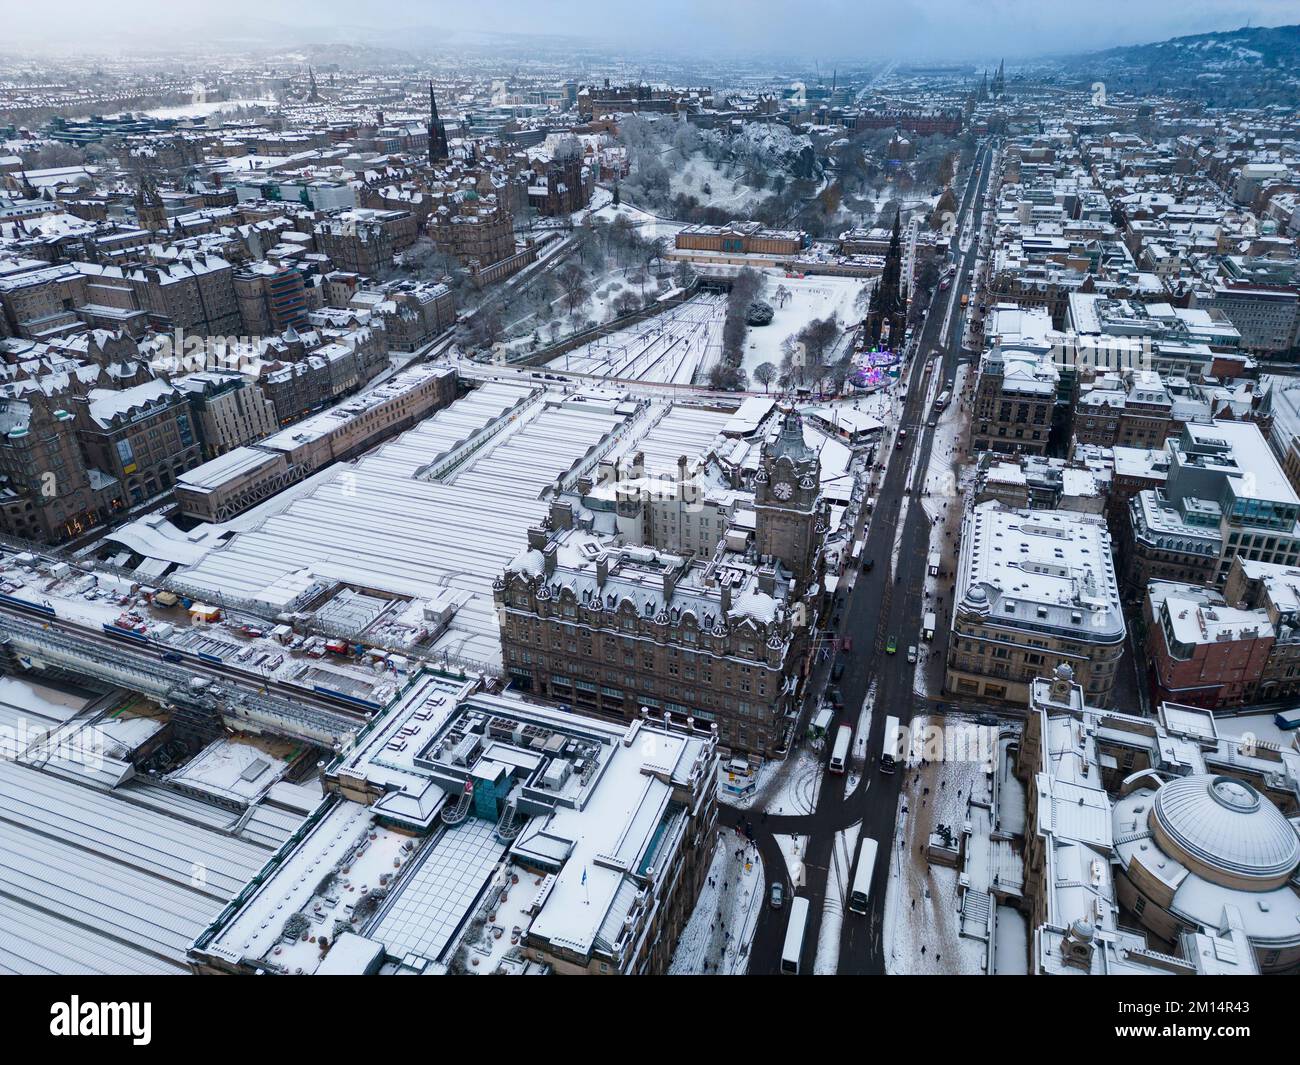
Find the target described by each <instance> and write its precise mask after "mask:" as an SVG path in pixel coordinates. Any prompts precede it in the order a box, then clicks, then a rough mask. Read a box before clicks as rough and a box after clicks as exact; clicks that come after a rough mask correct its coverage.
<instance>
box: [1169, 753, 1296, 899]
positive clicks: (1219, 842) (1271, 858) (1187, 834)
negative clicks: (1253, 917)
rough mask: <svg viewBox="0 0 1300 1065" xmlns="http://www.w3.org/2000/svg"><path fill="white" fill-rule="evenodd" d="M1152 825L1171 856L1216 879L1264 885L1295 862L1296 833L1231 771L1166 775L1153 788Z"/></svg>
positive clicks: (1278, 879)
mask: <svg viewBox="0 0 1300 1065" xmlns="http://www.w3.org/2000/svg"><path fill="white" fill-rule="evenodd" d="M1151 829H1152V831H1153V832H1154V833H1155V834H1156V836H1157V838H1158V839H1160V840H1161V842H1162V843H1163V844H1164V845H1165V848H1166V850H1168V851H1169V852H1171V853H1172V856H1173V857H1175V858H1178V859H1179V860H1181V861H1183V862H1184V863H1186V864H1187V865H1189V866H1191V867H1193V868H1195V869H1196V870H1197V871H1199V872H1201V873H1202V874H1203V875H1205V876H1206V877H1207V878H1208V879H1211V880H1214V881H1216V882H1218V883H1227V884H1230V885H1234V886H1249V887H1254V888H1255V889H1256V890H1263V889H1265V888H1268V887H1273V886H1277V884H1279V883H1281V882H1282V881H1285V880H1286V878H1287V877H1289V876H1290V875H1291V873H1292V872H1293V871H1294V870H1295V868H1296V866H1297V865H1300V836H1297V835H1296V831H1295V829H1294V828H1292V827H1291V823H1290V822H1289V821H1287V819H1286V818H1285V817H1284V816H1283V815H1282V813H1281V811H1280V810H1278V808H1277V807H1276V806H1274V805H1273V804H1272V803H1271V802H1269V801H1268V799H1266V798H1264V796H1262V795H1261V794H1260V793H1259V792H1257V791H1256V790H1255V789H1254V788H1253V787H1251V786H1250V785H1249V784H1247V783H1246V782H1245V781H1242V780H1236V779H1234V778H1232V777H1224V776H1213V775H1211V774H1208V773H1206V774H1198V775H1196V776H1191V777H1182V778H1180V779H1178V780H1171V781H1170V782H1169V783H1167V784H1165V785H1164V786H1163V787H1162V788H1161V789H1160V790H1159V791H1158V792H1157V793H1156V798H1155V802H1154V803H1153V804H1152V807H1151ZM1242 880H1246V881H1250V883H1249V884H1248V885H1241V881H1242Z"/></svg>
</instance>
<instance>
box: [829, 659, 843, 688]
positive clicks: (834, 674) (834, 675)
mask: <svg viewBox="0 0 1300 1065" xmlns="http://www.w3.org/2000/svg"><path fill="white" fill-rule="evenodd" d="M842 676H844V663H843V662H836V663H835V668H834V669H832V670H831V680H833V681H835V682H837V683H838V682H839V679H840V677H842Z"/></svg>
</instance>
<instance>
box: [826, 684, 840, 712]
mask: <svg viewBox="0 0 1300 1065" xmlns="http://www.w3.org/2000/svg"><path fill="white" fill-rule="evenodd" d="M826 701H827V702H828V703H831V704H833V705H834V706H835V707H836V708H837V709H838V708H839V707H841V706H843V705H844V700H843V699H841V698H840V690H839V688H836V687H833V686H832V687H830V688H827V689H826Z"/></svg>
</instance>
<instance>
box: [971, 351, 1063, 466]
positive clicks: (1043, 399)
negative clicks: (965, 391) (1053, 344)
mask: <svg viewBox="0 0 1300 1065" xmlns="http://www.w3.org/2000/svg"><path fill="white" fill-rule="evenodd" d="M1059 382H1060V373H1059V372H1058V371H1057V369H1056V366H1055V365H1054V363H1053V362H1052V359H1051V356H1050V355H1047V354H1039V353H1037V352H1031V351H1020V350H1011V349H1007V350H1003V349H1002V348H1001V347H995V348H993V349H992V350H991V351H987V352H985V354H984V358H983V359H982V360H981V361H980V372H979V379H978V381H977V383H976V385H975V407H974V412H973V414H972V415H971V423H970V438H971V450H972V451H998V452H1001V453H1003V454H1008V455H1010V454H1020V453H1026V454H1031V455H1045V454H1046V453H1047V443H1048V439H1049V437H1050V436H1051V433H1052V413H1053V411H1054V409H1055V407H1056V396H1057V390H1058V386H1059Z"/></svg>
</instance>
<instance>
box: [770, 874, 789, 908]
mask: <svg viewBox="0 0 1300 1065" xmlns="http://www.w3.org/2000/svg"><path fill="white" fill-rule="evenodd" d="M767 901H768V905H770V906H771V907H772V909H774V910H779V909H780V908H781V905H782V903H784V902H785V885H784V884H782V883H781V881H779V880H776V881H774V882H773V883H772V891H771V894H769V895H768V897H767Z"/></svg>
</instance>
